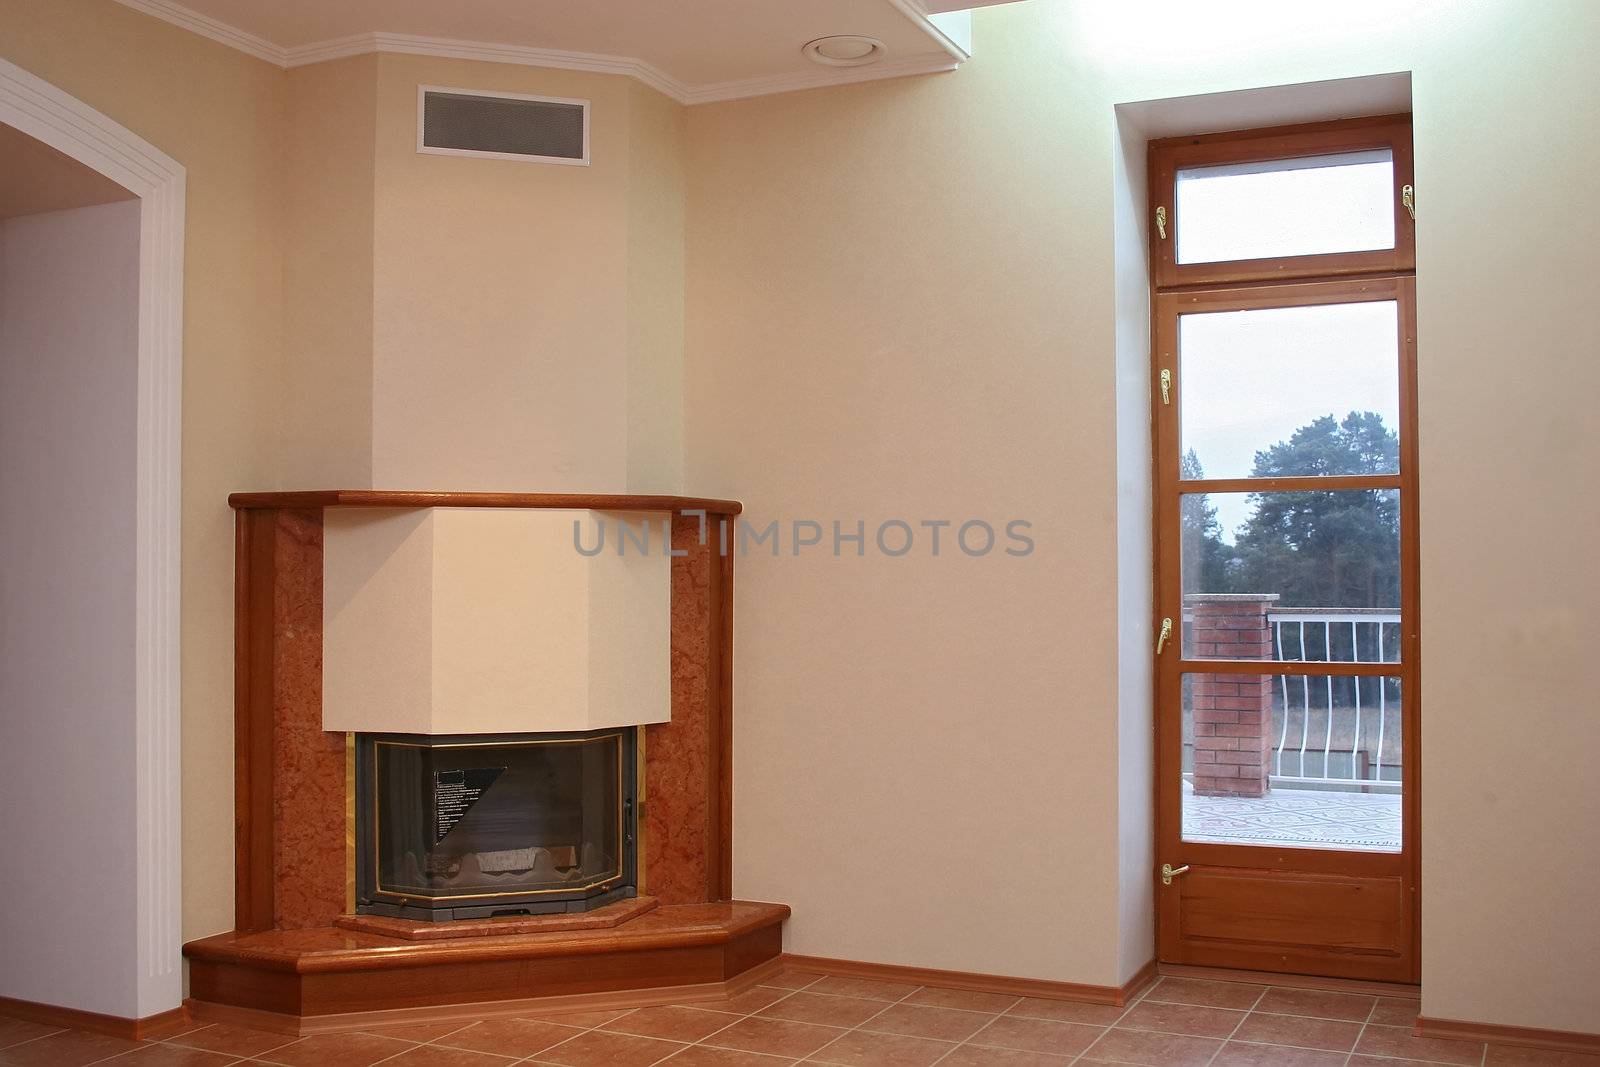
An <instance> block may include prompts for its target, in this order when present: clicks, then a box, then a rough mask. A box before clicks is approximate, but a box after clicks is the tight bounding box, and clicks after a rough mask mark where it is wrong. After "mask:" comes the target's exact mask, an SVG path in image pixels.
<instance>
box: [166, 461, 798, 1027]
mask: <svg viewBox="0 0 1600 1067" xmlns="http://www.w3.org/2000/svg"><path fill="white" fill-rule="evenodd" d="M229 503H230V504H231V505H232V507H233V508H234V509H235V537H236V539H235V550H236V560H235V608H236V612H235V661H236V662H235V854H234V864H235V893H236V903H235V909H234V924H235V929H234V930H233V931H232V932H231V933H227V934H220V935H217V936H215V937H210V938H205V939H202V940H200V941H195V942H191V943H190V944H188V945H186V946H185V948H184V954H185V955H186V956H187V957H188V958H189V961H190V993H191V1002H190V1005H191V1010H192V1011H194V1013H195V1014H197V1015H199V1016H202V1017H205V1016H209V1017H211V1018H216V1019H227V1020H232V1021H246V1022H249V1023H250V1024H252V1025H257V1026H262V1025H266V1026H274V1027H276V1028H286V1029H293V1030H296V1031H298V1032H312V1031H316V1030H328V1029H340V1028H344V1027H346V1026H349V1027H357V1026H366V1025H372V1023H373V1020H374V1019H376V1018H379V1017H382V1018H385V1019H387V1018H391V1017H393V1018H418V1017H424V1016H426V1017H433V1016H435V1015H438V1014H439V1013H440V1012H445V1013H451V1012H460V1011H465V1010H469V1009H470V1010H472V1011H476V1012H478V1013H480V1014H481V1013H482V1012H483V1011H484V1010H485V1009H486V1008H489V1009H492V1008H493V1007H494V1006H495V1005H503V1006H505V1008H506V1010H512V1009H513V1008H524V1009H525V1008H526V1006H527V1004H528V1003H529V1002H530V1001H533V1000H540V1001H542V1000H543V999H545V998H558V999H560V1000H562V1001H563V1002H567V1001H571V1000H572V999H573V998H578V1000H580V1001H581V1000H583V998H586V997H587V998H595V997H599V998H602V999H603V1000H604V1002H605V1003H607V1004H614V1003H623V1002H637V1003H648V1002H653V1001H655V1000H659V999H660V997H661V996H662V995H666V994H668V993H670V995H671V996H673V997H675V998H676V999H678V1000H682V999H683V998H684V995H685V994H686V993H687V994H689V995H690V996H704V997H706V998H716V997H720V996H724V995H727V994H728V993H729V992H732V991H735V990H736V989H737V988H739V987H740V986H742V985H744V984H748V982H747V981H741V979H748V980H754V978H756V977H758V975H759V972H760V971H762V970H765V969H766V968H765V967H764V966H763V965H764V964H767V963H770V962H771V961H774V960H776V958H777V956H778V955H779V953H780V952H781V950H782V923H783V920H784V919H785V918H786V917H787V915H788V911H789V909H788V908H787V907H786V906H784V905H778V904H755V903H746V902H734V901H731V900H730V897H731V884H732V874H731V870H732V868H731V846H732V810H731V801H732V759H731V750H732V745H731V740H732V727H733V718H732V710H733V709H732V704H731V693H732V686H731V679H732V649H731V633H732V621H733V619H732V615H733V608H732V604H733V596H732V593H733V559H732V557H731V555H725V554H719V553H718V552H717V550H716V546H717V544H718V538H717V537H716V529H715V527H716V524H717V523H719V522H724V521H730V520H731V518H732V516H734V515H737V514H738V513H739V510H740V505H739V504H738V502H736V501H731V500H709V499H699V498H691V497H671V496H624V495H570V494H503V493H414V492H380V491H325V492H299V493H239V494H234V495H233V496H231V497H230V498H229ZM345 507H386V508H408V507H418V508H421V507H494V508H563V509H582V508H593V509H607V510H631V511H664V512H670V513H671V514H672V544H673V549H674V551H676V552H683V553H684V555H682V556H676V557H674V558H673V560H672V564H671V585H672V589H671V605H672V607H671V611H672V618H671V678H672V694H671V704H672V720H671V721H670V722H665V723H659V724H654V725H650V726H646V727H643V728H641V729H642V742H643V750H642V753H641V755H642V757H643V797H642V800H643V810H642V812H641V817H640V834H641V851H640V878H639V881H640V885H639V893H640V895H641V901H640V902H631V901H623V902H621V903H620V904H617V905H612V906H611V907H610V908H602V909H599V910H598V911H595V912H591V913H589V914H590V915H591V916H595V917H597V918H595V919H591V920H590V921H587V922H574V921H573V920H572V918H571V917H562V916H551V917H550V921H549V922H547V923H543V924H541V922H540V921H539V920H538V919H536V918H535V919H529V918H520V919H515V920H507V921H505V922H504V924H503V930H504V932H501V927H499V926H496V925H495V924H497V923H500V922H501V921H500V920H488V921H487V922H486V923H478V924H472V925H473V927H474V928H473V929H472V930H470V931H468V930H466V929H465V928H463V929H462V931H461V934H462V936H451V935H450V934H448V933H443V932H441V934H434V933H429V934H427V935H425V936H417V935H416V933H415V932H410V933H408V932H407V931H404V930H400V929H399V928H398V927H397V928H396V929H393V930H389V929H385V928H384V927H383V925H382V924H381V923H380V924H373V923H370V922H358V921H353V920H352V919H351V917H350V913H351V911H352V910H353V909H352V903H353V901H352V895H353V887H352V885H351V883H350V880H349V871H350V870H351V869H352V867H351V858H352V854H351V850H352V849H353V847H354V841H353V839H352V820H351V810H352V805H353V799H352V798H351V796H350V795H349V793H350V787H349V781H350V777H351V776H350V769H351V767H352V766H353V764H352V763H351V758H352V753H351V752H350V751H349V750H348V748H347V745H346V737H345V735H344V734H340V733H328V732H325V731H323V729H322V581H323V570H322V533H323V527H322V517H323V513H324V510H325V509H327V508H345ZM686 512H704V513H705V514H706V518H705V519H704V520H703V519H702V518H701V516H700V515H699V514H686ZM703 521H704V522H708V523H709V524H710V525H711V527H712V529H711V536H709V537H706V538H704V541H705V543H702V537H701V531H702V525H701V524H702V522H703ZM612 909H621V910H620V911H618V912H617V913H616V914H614V915H613V916H611V917H610V918H607V915H606V913H607V912H610V911H612ZM362 918H363V919H365V918H368V917H362ZM402 925H403V924H402ZM486 935H487V936H486ZM630 997H631V998H633V999H632V1000H631V1001H630V1000H629V998H630ZM619 998H621V999H619Z"/></svg>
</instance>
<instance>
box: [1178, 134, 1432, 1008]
mask: <svg viewBox="0 0 1600 1067" xmlns="http://www.w3.org/2000/svg"><path fill="white" fill-rule="evenodd" d="M1411 181H1412V178H1411V167H1410V127H1409V123H1408V122H1406V121H1405V120H1404V119H1403V118H1395V117H1388V118H1385V119H1381V120H1362V121H1358V122H1352V123H1339V124H1327V125H1321V126H1317V127H1302V128H1295V129H1288V130H1285V129H1277V130H1267V131H1254V132H1250V133H1244V134H1227V135H1220V136H1211V137H1195V138H1181V139H1171V140H1168V141H1162V142H1154V143H1153V144H1152V146H1151V192H1152V201H1153V203H1152V227H1151V245H1152V249H1153V253H1154V254H1153V257H1152V258H1153V270H1152V274H1153V277H1154V280H1155V289H1154V300H1153V320H1154V322H1153V327H1154V328H1153V345H1152V356H1153V372H1154V380H1155V382H1156V383H1157V387H1156V391H1155V395H1154V397H1153V410H1154V423H1155V449H1156V490H1157V493H1156V501H1157V502H1156V560H1155V566H1156V585H1157V596H1158V604H1157V620H1156V622H1157V629H1158V632H1164V633H1165V638H1164V639H1163V641H1162V643H1161V647H1160V649H1159V651H1158V652H1157V654H1156V679H1157V690H1158V715H1157V748H1158V752H1157V774H1158V783H1157V806H1158V826H1157V845H1158V850H1157V857H1156V862H1157V865H1158V870H1157V872H1156V880H1157V884H1156V892H1157V901H1158V954H1159V957H1160V959H1161V960H1162V961H1163V962H1168V963H1179V964H1191V965H1204V966H1217V967H1229V968H1248V969H1253V970H1264V971H1280V972H1290V973H1299V974H1311V975H1322V976H1331V977H1344V978H1360V979H1373V980H1384V981H1395V982H1415V981H1417V980H1418V978H1419V973H1418V950H1417V945H1418V930H1419V912H1418V892H1417V885H1418V869H1419V863H1418V851H1417V826H1418V812H1419V807H1418V804H1419V799H1420V797H1419V792H1418V749H1419V746H1418V740H1419V737H1420V720H1419V717H1418V708H1419V692H1418V661H1417V655H1418V641H1417V601H1418V586H1417V544H1418V536H1417V508H1416V500H1417V498H1416V484H1417V483H1416V476H1417V471H1416V393H1415V378H1416V374H1415V367H1416V337H1417V329H1416V309H1415V285H1414V277H1413V263H1414V253H1413V238H1412V212H1413V211H1414V209H1415V196H1414V192H1413V190H1412V187H1411Z"/></svg>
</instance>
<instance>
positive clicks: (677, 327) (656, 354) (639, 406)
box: [627, 82, 686, 493]
mask: <svg viewBox="0 0 1600 1067" xmlns="http://www.w3.org/2000/svg"><path fill="white" fill-rule="evenodd" d="M685 122H686V111H685V109H684V108H682V107H680V106H678V105H677V104H676V103H674V102H673V101H671V100H669V99H667V98H666V97H664V96H662V95H661V94H660V93H658V92H656V91H655V90H653V89H650V88H647V87H646V86H643V85H640V84H638V83H637V82H634V83H632V84H630V85H629V86H628V310H627V315H628V349H627V352H628V363H627V375H628V407H627V419H628V452H627V483H628V491H629V492H632V493H652V492H675V491H677V490H679V489H682V488H683V282H684V276H683V225H684V221H683V220H684V206H685V205H684V184H683V183H684V153H685V147H686V145H685V128H684V127H685Z"/></svg>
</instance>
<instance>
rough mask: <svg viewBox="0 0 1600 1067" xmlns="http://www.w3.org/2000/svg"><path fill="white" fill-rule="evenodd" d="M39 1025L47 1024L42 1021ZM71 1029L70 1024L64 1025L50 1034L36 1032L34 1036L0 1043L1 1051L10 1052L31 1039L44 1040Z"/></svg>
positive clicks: (23, 1020) (21, 1020)
mask: <svg viewBox="0 0 1600 1067" xmlns="http://www.w3.org/2000/svg"><path fill="white" fill-rule="evenodd" d="M7 1018H10V1016H7ZM18 1021H19V1022H27V1021H28V1020H27V1019H20V1020H18ZM39 1025H40V1026H44V1025H45V1024H44V1023H40V1024H39ZM70 1029H71V1027H70V1026H63V1027H62V1028H61V1029H59V1030H52V1031H50V1032H49V1033H48V1034H35V1035H34V1036H33V1037H25V1038H23V1039H22V1040H21V1041H13V1042H12V1043H11V1044H9V1045H0V1052H10V1051H11V1050H12V1049H14V1048H19V1047H20V1046H22V1045H26V1044H27V1043H28V1042H30V1041H43V1040H44V1039H45V1038H47V1037H55V1036H56V1035H57V1034H64V1033H66V1032H67V1031H68V1030H70Z"/></svg>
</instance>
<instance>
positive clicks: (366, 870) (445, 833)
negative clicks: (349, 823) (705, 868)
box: [356, 727, 638, 922]
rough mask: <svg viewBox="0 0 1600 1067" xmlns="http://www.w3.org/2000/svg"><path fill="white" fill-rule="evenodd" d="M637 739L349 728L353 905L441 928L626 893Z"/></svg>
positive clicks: (631, 891) (625, 732)
mask: <svg viewBox="0 0 1600 1067" xmlns="http://www.w3.org/2000/svg"><path fill="white" fill-rule="evenodd" d="M635 735H636V730H635V729H634V728H631V727H629V728H620V729H609V730H595V731H591V732H588V733H556V734H471V735H440V736H430V735H421V734H358V735H357V740H356V911H357V912H359V913H363V914H368V915H387V916H393V917H397V918H406V919H423V920H431V921H434V922H446V921H449V920H452V919H482V918H489V917H493V916H500V915H540V914H548V913H552V912H575V911H587V910H588V909H590V908H596V907H599V906H601V905H603V904H609V903H611V902H613V901H616V900H621V899H624V898H627V897H632V896H634V895H635V893H636V891H637V888H636V887H637V884H638V882H637V875H636V870H637V858H636V845H635V838H636V836H637V834H636V830H635V823H636V809H637V803H636V778H637V775H636V770H635V759H636V756H635Z"/></svg>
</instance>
